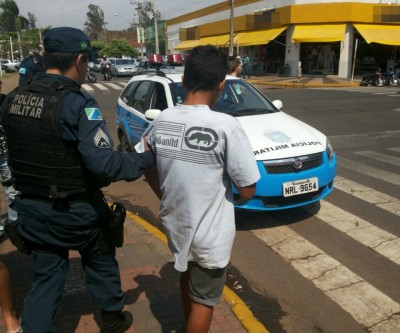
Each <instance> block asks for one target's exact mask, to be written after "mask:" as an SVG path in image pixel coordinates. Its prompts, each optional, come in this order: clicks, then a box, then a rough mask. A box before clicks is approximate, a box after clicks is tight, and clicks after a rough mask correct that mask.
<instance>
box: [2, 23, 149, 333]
mask: <svg viewBox="0 0 400 333" xmlns="http://www.w3.org/2000/svg"><path fill="white" fill-rule="evenodd" d="M44 49H45V53H44V59H45V63H46V68H47V70H46V73H44V74H43V75H41V76H40V77H37V78H34V79H33V80H32V81H31V82H30V83H29V84H27V85H24V86H19V87H18V88H16V89H15V90H14V91H13V92H11V93H10V94H9V95H8V96H7V99H6V102H5V103H3V108H4V110H5V114H4V115H3V120H2V123H3V125H4V128H5V131H6V136H7V142H8V148H9V158H10V160H9V163H10V167H11V169H12V173H13V177H14V178H15V181H16V186H17V188H18V189H19V190H20V191H21V195H19V196H17V198H16V199H15V203H14V208H15V209H16V210H17V212H18V222H17V223H18V228H17V231H18V233H19V234H20V235H21V237H22V239H23V241H24V245H25V246H27V248H28V250H29V251H31V252H32V256H33V281H32V290H31V292H30V293H29V294H28V296H27V298H26V301H25V306H24V309H23V312H22V322H21V323H22V329H23V331H24V332H28V333H43V332H48V333H50V332H56V329H55V325H54V315H55V313H56V310H57V306H58V304H59V302H60V298H61V296H62V294H63V290H64V285H65V280H66V278H67V271H68V251H69V250H70V249H73V250H77V251H79V253H80V255H81V257H82V265H83V268H84V271H85V273H86V284H87V287H88V290H89V292H90V294H91V296H92V298H93V300H94V302H95V304H96V306H98V307H99V308H100V309H101V312H102V324H101V332H102V333H119V332H125V331H126V330H127V329H128V328H129V327H130V326H131V324H132V315H131V314H130V313H129V312H128V311H122V308H123V306H124V294H123V292H122V291H121V281H120V275H119V268H118V263H117V261H116V259H115V249H111V248H107V247H104V244H102V243H101V241H100V240H101V236H99V235H101V233H100V230H101V225H102V223H104V222H106V220H108V218H109V215H110V210H109V208H108V205H107V204H106V202H105V201H104V198H103V195H102V193H101V190H100V188H101V187H103V186H107V185H108V184H110V182H115V181H119V180H128V181H131V180H135V179H137V178H138V177H140V176H141V175H142V173H143V171H144V169H146V168H149V167H152V166H154V155H153V153H152V152H151V151H150V150H147V151H145V152H144V153H141V154H138V153H135V152H132V153H122V152H118V151H114V150H113V148H112V147H113V141H112V139H111V136H110V134H109V131H108V129H107V127H106V124H105V122H104V120H103V118H102V114H101V112H100V109H99V106H98V105H97V103H96V101H95V100H94V99H93V97H91V96H90V95H89V94H87V93H86V92H83V91H81V90H80V85H81V84H82V83H83V82H84V81H85V78H86V72H87V66H88V62H89V61H90V60H92V59H93V57H92V53H91V51H92V50H91V46H90V41H89V39H88V38H87V36H86V35H85V34H84V33H83V32H82V31H81V30H78V29H75V28H69V27H60V28H52V29H49V30H47V31H46V33H45V34H44Z"/></svg>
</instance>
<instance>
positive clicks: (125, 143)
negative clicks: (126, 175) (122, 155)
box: [118, 131, 135, 152]
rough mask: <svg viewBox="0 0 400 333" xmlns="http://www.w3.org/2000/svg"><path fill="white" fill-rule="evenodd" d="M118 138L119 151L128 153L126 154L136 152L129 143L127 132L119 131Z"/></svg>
mask: <svg viewBox="0 0 400 333" xmlns="http://www.w3.org/2000/svg"><path fill="white" fill-rule="evenodd" d="M118 137H119V142H120V144H119V146H118V150H119V151H126V152H132V151H135V148H133V147H132V145H131V142H130V141H129V139H128V136H127V135H126V133H125V131H119V133H118Z"/></svg>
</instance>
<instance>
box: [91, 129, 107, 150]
mask: <svg viewBox="0 0 400 333" xmlns="http://www.w3.org/2000/svg"><path fill="white" fill-rule="evenodd" d="M93 140H94V144H95V145H96V147H97V148H110V147H111V144H110V139H109V138H108V136H107V134H106V133H104V131H103V130H102V129H101V128H99V129H98V130H97V132H96V134H95V136H94V138H93Z"/></svg>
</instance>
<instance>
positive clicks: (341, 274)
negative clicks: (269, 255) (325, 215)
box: [251, 226, 400, 333]
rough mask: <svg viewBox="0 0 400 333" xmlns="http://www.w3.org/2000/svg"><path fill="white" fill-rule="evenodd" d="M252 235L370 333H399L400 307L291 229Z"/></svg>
mask: <svg viewBox="0 0 400 333" xmlns="http://www.w3.org/2000/svg"><path fill="white" fill-rule="evenodd" d="M251 232H252V233H253V234H254V235H255V236H256V237H257V238H259V239H261V240H262V241H263V242H265V243H266V244H268V245H269V246H270V247H271V248H272V250H273V251H275V252H276V253H278V254H279V255H280V256H282V257H283V258H284V259H285V260H286V261H287V262H289V263H290V264H291V265H292V266H293V268H294V269H296V270H297V271H298V272H299V273H300V274H301V275H303V276H304V277H305V278H307V279H309V280H311V281H312V282H313V283H314V284H315V286H316V287H317V288H319V289H321V290H322V291H323V292H324V293H325V294H326V295H327V296H328V297H329V298H331V299H332V300H333V301H334V302H336V303H337V304H338V305H339V306H341V307H342V308H343V309H344V310H345V311H347V312H348V313H350V314H351V315H352V316H353V318H354V319H355V320H356V321H357V322H358V323H360V324H362V325H365V326H366V327H368V328H369V329H370V331H371V332H376V333H378V332H398V331H399V329H400V326H399V324H400V315H399V313H400V304H398V303H397V302H395V301H394V300H392V299H391V298H390V297H388V296H387V295H385V294H383V293H382V292H380V291H379V290H378V289H376V288H375V287H374V286H372V285H370V284H369V283H367V282H366V281H364V280H363V279H362V278H361V277H360V276H358V275H357V274H355V273H353V272H352V271H351V270H349V269H348V268H346V267H345V266H344V265H342V264H341V263H340V262H338V261H337V260H335V259H334V258H332V257H330V256H328V255H327V254H326V253H324V252H323V251H322V250H321V249H319V248H318V247H316V246H315V245H313V244H311V243H310V242H309V241H307V240H306V239H305V238H303V237H301V236H300V235H298V234H297V233H295V232H294V231H293V230H291V229H290V228H289V227H287V226H278V227H274V228H266V229H258V230H252V231H251ZM384 327H385V328H387V330H386V331H383V330H382V328H384Z"/></svg>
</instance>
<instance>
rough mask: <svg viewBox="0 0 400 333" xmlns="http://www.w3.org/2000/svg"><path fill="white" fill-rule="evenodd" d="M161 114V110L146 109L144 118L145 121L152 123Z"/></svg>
mask: <svg viewBox="0 0 400 333" xmlns="http://www.w3.org/2000/svg"><path fill="white" fill-rule="evenodd" d="M160 113H161V110H158V109H148V110H147V111H146V112H145V113H144V116H145V117H146V119H147V120H150V121H153V120H154V119H156V118H157V117H158V116H159V115H160Z"/></svg>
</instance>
